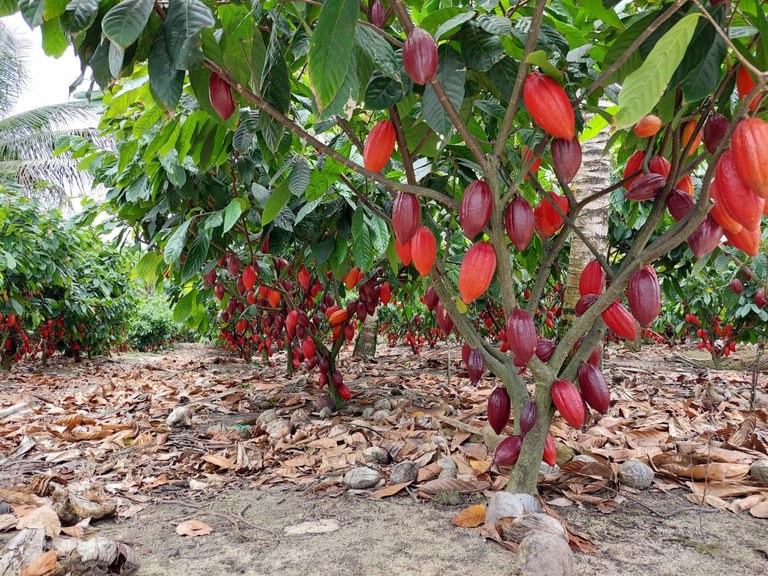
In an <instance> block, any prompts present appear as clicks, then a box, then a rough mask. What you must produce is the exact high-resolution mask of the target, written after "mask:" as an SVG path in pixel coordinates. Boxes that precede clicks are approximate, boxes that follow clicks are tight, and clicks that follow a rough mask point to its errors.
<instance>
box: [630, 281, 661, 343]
mask: <svg viewBox="0 0 768 576" xmlns="http://www.w3.org/2000/svg"><path fill="white" fill-rule="evenodd" d="M627 301H628V302H629V309H630V310H631V311H632V315H633V316H634V317H635V318H636V319H637V321H638V322H639V323H640V326H642V327H643V328H648V327H649V326H650V325H651V323H652V322H653V321H654V320H656V318H657V317H658V316H659V312H661V287H660V286H659V278H658V276H656V271H655V270H654V269H653V268H652V267H650V266H646V267H645V268H640V270H638V271H637V272H635V273H634V274H632V277H631V278H630V279H629V282H628V283H627Z"/></svg>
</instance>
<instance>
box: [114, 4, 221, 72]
mask: <svg viewBox="0 0 768 576" xmlns="http://www.w3.org/2000/svg"><path fill="white" fill-rule="evenodd" d="M118 6H119V4H118ZM214 23H215V20H214V19H213V14H212V13H211V9H210V8H208V6H206V5H205V4H203V3H202V2H200V0H171V2H170V3H169V4H168V13H167V14H166V17H165V24H164V25H163V26H164V28H165V30H166V36H167V38H168V52H169V54H170V55H171V59H172V61H173V65H174V67H175V68H176V69H177V70H186V69H187V68H193V67H194V65H195V64H196V63H201V61H202V53H201V52H200V49H199V48H198V44H199V43H200V31H201V30H202V29H203V28H208V27H210V26H213V25H214Z"/></svg>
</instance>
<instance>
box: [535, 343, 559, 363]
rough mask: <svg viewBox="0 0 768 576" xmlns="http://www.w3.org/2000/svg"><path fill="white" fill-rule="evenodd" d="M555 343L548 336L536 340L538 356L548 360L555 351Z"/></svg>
mask: <svg viewBox="0 0 768 576" xmlns="http://www.w3.org/2000/svg"><path fill="white" fill-rule="evenodd" d="M555 348H556V346H555V343H554V341H552V340H548V339H547V338H542V339H541V340H539V341H538V342H536V357H537V358H538V359H539V360H541V361H542V362H548V361H549V359H550V358H552V354H554V353H555Z"/></svg>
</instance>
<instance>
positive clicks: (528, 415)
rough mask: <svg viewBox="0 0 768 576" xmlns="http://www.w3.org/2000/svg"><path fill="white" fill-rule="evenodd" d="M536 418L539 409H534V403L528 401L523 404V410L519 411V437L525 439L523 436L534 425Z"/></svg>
mask: <svg viewBox="0 0 768 576" xmlns="http://www.w3.org/2000/svg"><path fill="white" fill-rule="evenodd" d="M538 416H539V409H538V408H536V402H534V401H533V400H528V401H527V402H526V403H525V404H523V409H522V410H521V411H520V436H522V437H523V438H525V435H526V434H528V432H530V431H531V430H532V429H533V426H534V425H535V424H536V418H538Z"/></svg>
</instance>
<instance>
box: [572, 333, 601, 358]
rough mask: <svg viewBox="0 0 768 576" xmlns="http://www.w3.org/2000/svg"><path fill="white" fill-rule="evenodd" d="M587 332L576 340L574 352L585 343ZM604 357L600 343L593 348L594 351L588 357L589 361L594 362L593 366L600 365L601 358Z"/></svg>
mask: <svg viewBox="0 0 768 576" xmlns="http://www.w3.org/2000/svg"><path fill="white" fill-rule="evenodd" d="M586 337H587V336H586V334H585V335H584V336H581V337H579V339H578V340H576V344H574V345H573V353H574V354H575V353H576V352H577V351H578V350H579V348H581V345H582V344H583V343H584V338H586ZM602 358H603V353H602V350H601V349H600V345H597V346H595V347H594V348H593V349H592V352H590V354H589V358H587V362H589V363H590V364H592V365H593V366H600V360H602Z"/></svg>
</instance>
